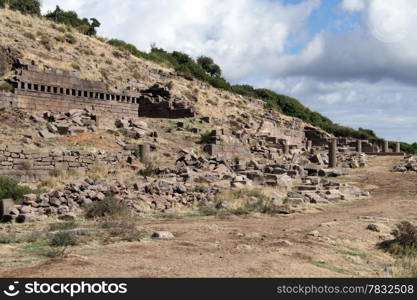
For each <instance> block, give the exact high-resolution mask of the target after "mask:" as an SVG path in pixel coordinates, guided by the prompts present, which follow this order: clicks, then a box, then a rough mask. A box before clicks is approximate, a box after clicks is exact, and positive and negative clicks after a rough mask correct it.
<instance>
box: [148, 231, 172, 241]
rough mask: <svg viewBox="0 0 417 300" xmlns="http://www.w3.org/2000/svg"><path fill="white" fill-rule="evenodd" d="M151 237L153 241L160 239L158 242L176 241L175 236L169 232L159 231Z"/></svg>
mask: <svg viewBox="0 0 417 300" xmlns="http://www.w3.org/2000/svg"><path fill="white" fill-rule="evenodd" d="M151 237H152V238H153V239H158V240H173V239H175V236H174V235H173V234H172V233H171V232H169V231H157V232H154V233H152V236H151Z"/></svg>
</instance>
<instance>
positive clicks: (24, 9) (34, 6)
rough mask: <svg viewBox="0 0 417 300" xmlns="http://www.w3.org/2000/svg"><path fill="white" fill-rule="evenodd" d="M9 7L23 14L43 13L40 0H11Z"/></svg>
mask: <svg viewBox="0 0 417 300" xmlns="http://www.w3.org/2000/svg"><path fill="white" fill-rule="evenodd" d="M9 7H10V9H13V10H18V11H20V12H21V13H23V14H29V15H38V16H40V15H41V3H40V1H38V0H9Z"/></svg>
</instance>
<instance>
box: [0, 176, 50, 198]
mask: <svg viewBox="0 0 417 300" xmlns="http://www.w3.org/2000/svg"><path fill="white" fill-rule="evenodd" d="M40 193H42V190H33V189H31V188H29V187H26V186H20V185H19V183H18V182H17V181H16V180H14V179H11V178H8V177H4V176H0V199H7V198H11V199H13V200H15V201H16V202H17V204H19V203H20V201H21V200H22V199H23V196H24V195H27V194H40Z"/></svg>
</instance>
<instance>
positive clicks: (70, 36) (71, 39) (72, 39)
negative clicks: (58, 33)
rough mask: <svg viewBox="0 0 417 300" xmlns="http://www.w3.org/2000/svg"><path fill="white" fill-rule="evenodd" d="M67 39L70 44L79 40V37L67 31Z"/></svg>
mask: <svg viewBox="0 0 417 300" xmlns="http://www.w3.org/2000/svg"><path fill="white" fill-rule="evenodd" d="M65 41H66V42H67V43H69V44H75V43H76V42H77V39H76V38H75V36H73V35H72V34H71V33H67V34H66V35H65Z"/></svg>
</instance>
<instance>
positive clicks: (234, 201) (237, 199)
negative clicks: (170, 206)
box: [199, 189, 278, 216]
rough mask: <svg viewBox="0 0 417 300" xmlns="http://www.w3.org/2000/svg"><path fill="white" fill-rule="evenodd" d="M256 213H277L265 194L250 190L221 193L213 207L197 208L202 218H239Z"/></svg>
mask: <svg viewBox="0 0 417 300" xmlns="http://www.w3.org/2000/svg"><path fill="white" fill-rule="evenodd" d="M256 212H257V213H263V214H275V213H277V212H278V211H277V209H276V207H275V206H274V205H273V203H272V201H270V200H269V199H268V197H267V196H266V195H265V194H263V193H262V192H260V191H258V190H252V189H240V190H231V191H227V192H223V193H221V194H219V195H218V196H217V197H216V205H215V206H206V205H201V206H199V214H200V215H203V216H227V215H238V216H241V215H248V214H251V213H256Z"/></svg>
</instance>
